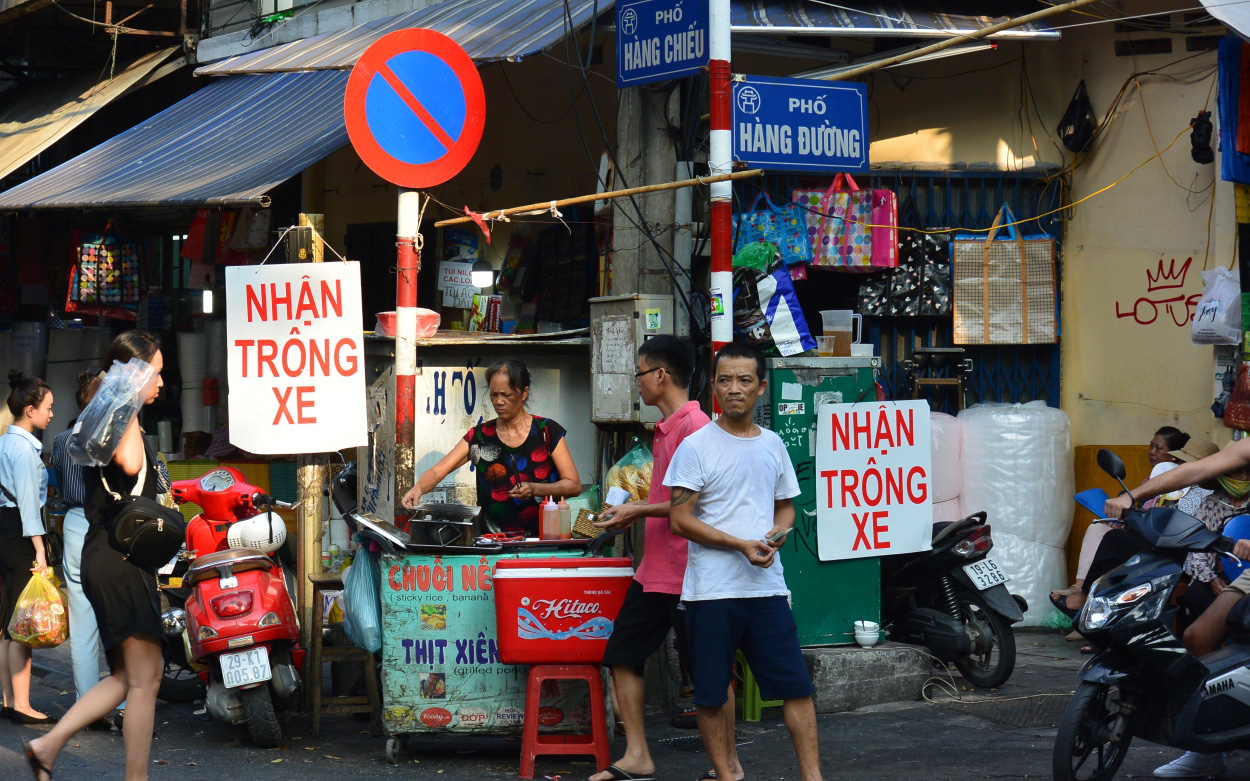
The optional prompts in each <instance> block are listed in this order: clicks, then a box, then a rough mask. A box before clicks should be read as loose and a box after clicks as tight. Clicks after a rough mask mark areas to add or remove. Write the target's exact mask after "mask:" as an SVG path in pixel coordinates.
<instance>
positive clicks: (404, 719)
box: [380, 551, 590, 735]
mask: <svg viewBox="0 0 1250 781" xmlns="http://www.w3.org/2000/svg"><path fill="white" fill-rule="evenodd" d="M541 555H542V556H544V557H550V556H552V555H557V556H559V555H572V554H552V553H551V552H549V551H548V552H544V553H543V554H541ZM497 560H498V557H497V556H494V555H492V556H485V555H448V556H422V555H408V556H383V557H382V561H381V564H380V566H381V568H382V573H381V575H382V723H383V726H384V727H385V729H386V732H387V734H388V735H407V734H413V733H421V732H481V733H501V732H506V733H512V732H515V733H519V732H520V731H521V727H522V726H523V724H524V721H525V685H526V680H527V677H528V674H529V668H528V667H527V666H526V665H511V664H503V663H501V662H500V661H499V634H498V632H497V631H496V623H495V583H494V573H495V562H496V561H497ZM585 692H586V687H585V685H584V684H583V685H582V686H581V687H580V688H578V687H577V685H576V684H574V683H571V682H567V683H566V682H555V683H552V684H551V685H550V688H544V692H543V697H542V699H541V704H542V712H541V716H540V723H541V724H542V726H544V727H552V728H555V729H557V730H559V729H566V730H569V729H575V730H578V731H581V730H585V729H587V728H588V727H589V725H590V710H589V707H588V703H587V700H586V694H585Z"/></svg>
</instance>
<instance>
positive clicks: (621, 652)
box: [603, 580, 686, 675]
mask: <svg viewBox="0 0 1250 781" xmlns="http://www.w3.org/2000/svg"><path fill="white" fill-rule="evenodd" d="M679 604H681V595H680V594H662V593H660V592H658V591H643V590H642V584H641V583H639V582H638V581H636V580H635V581H633V582H631V583H630V584H629V591H628V592H627V593H626V594H625V604H623V605H622V606H621V612H620V613H619V614H618V615H617V617H616V625H615V626H613V628H612V636H611V637H610V638H608V648H607V650H606V651H605V652H604V654H603V664H604V665H606V666H608V667H614V666H616V665H618V664H622V665H627V666H629V667H632V668H634V670H635V671H636V672H637V673H638V674H639V675H642V674H643V668H644V667H645V666H646V663H647V657H649V656H651V654H653V653H655V651H656V649H657V648H659V647H660V646H661V645H662V644H663V643H664V638H665V637H668V630H669V629H675V630H676V631H677V647H678V650H679V651H682V652H683V653H682V655H683V656H684V655H685V654H684V645H685V639H686V619H685V615H684V613H683V611H682V610H680V609H679V608H678V605H679Z"/></svg>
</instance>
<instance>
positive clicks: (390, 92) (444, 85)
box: [343, 28, 486, 188]
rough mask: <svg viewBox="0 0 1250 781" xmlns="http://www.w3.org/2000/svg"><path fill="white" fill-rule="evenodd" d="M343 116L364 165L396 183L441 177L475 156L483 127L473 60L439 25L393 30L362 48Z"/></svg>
mask: <svg viewBox="0 0 1250 781" xmlns="http://www.w3.org/2000/svg"><path fill="white" fill-rule="evenodd" d="M343 118H344V121H345V122H346V124H347V135H348V137H349V138H350V139H351V142H352V147H353V148H354V149H355V150H356V154H358V155H360V159H361V160H363V161H364V163H365V165H367V166H369V169H370V170H372V171H373V172H374V173H375V174H377V175H378V176H380V177H382V178H383V179H385V180H386V181H388V182H390V183H392V184H396V185H399V186H400V187H409V188H423V187H433V186H435V185H438V184H442V183H443V182H446V181H447V180H449V179H451V178H452V177H453V176H455V175H456V174H458V173H460V171H461V170H463V169H464V167H465V165H466V164H468V162H469V160H470V159H472V157H473V153H474V152H476V151H477V147H478V144H479V143H480V142H481V140H482V130H483V129H484V128H485V127H486V92H485V90H484V89H483V87H482V77H481V76H480V75H478V72H477V66H475V65H474V64H473V60H472V59H471V58H470V57H469V55H468V54H467V53H466V52H465V50H464V49H462V48H460V46H459V44H457V43H456V42H455V41H453V40H452V39H451V38H448V37H447V36H446V35H443V34H442V33H438V32H435V31H434V30H426V29H422V28H410V29H405V30H396V31H395V32H392V33H388V34H387V35H384V36H382V37H381V38H379V39H378V40H377V41H376V42H374V43H373V44H372V45H371V46H370V47H369V48H368V49H366V50H365V52H364V54H362V55H360V59H359V60H357V62H356V65H355V67H353V68H352V75H351V76H350V77H349V78H348V80H347V89H346V92H345V93H344V96H343Z"/></svg>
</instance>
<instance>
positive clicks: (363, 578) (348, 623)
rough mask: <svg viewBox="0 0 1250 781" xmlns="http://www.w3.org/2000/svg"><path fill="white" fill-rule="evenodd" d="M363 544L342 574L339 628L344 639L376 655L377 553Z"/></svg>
mask: <svg viewBox="0 0 1250 781" xmlns="http://www.w3.org/2000/svg"><path fill="white" fill-rule="evenodd" d="M357 540H359V538H357ZM367 545H368V543H363V544H362V545H361V547H360V549H359V550H358V551H357V552H356V556H355V558H354V559H353V560H352V564H351V566H350V567H348V568H347V572H346V574H344V575H343V630H344V631H345V632H347V639H348V640H351V641H352V642H353V643H355V644H356V645H357V646H359V647H360V648H363V649H365V650H366V651H368V652H369V653H374V654H376V653H377V652H378V651H381V650H382V575H381V573H380V572H379V570H378V555H377V554H376V553H373V552H371V551H370V550H369V549H368V547H366V546H367Z"/></svg>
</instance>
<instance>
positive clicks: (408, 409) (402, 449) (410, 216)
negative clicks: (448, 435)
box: [394, 189, 421, 528]
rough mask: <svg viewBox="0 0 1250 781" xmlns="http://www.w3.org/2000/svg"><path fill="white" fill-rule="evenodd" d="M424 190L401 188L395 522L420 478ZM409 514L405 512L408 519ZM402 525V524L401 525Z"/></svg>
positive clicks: (396, 266) (396, 292)
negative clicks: (418, 399) (418, 433)
mask: <svg viewBox="0 0 1250 781" xmlns="http://www.w3.org/2000/svg"><path fill="white" fill-rule="evenodd" d="M420 199H421V194H420V193H419V192H417V191H416V190H402V189H401V190H400V191H399V231H398V233H399V236H398V239H397V241H396V246H397V247H398V252H397V258H396V263H395V268H396V272H397V273H396V275H395V461H394V463H395V494H394V496H395V522H396V524H397V525H398V524H399V521H400V520H401V516H400V514H399V510H400V507H401V506H400V503H399V500H400V499H401V498H403V496H404V494H405V493H407V492H408V489H409V488H411V487H412V484H413V481H414V480H416V471H415V470H416V461H415V459H414V452H415V450H414V445H415V444H416V442H415V439H416V392H417V272H418V271H420V270H421V248H420V241H421V239H420V232H421V200H420ZM407 517H408V516H406V515H405V516H402V519H403V520H404V521H405V522H406V521H407ZM401 528H402V527H401Z"/></svg>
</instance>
